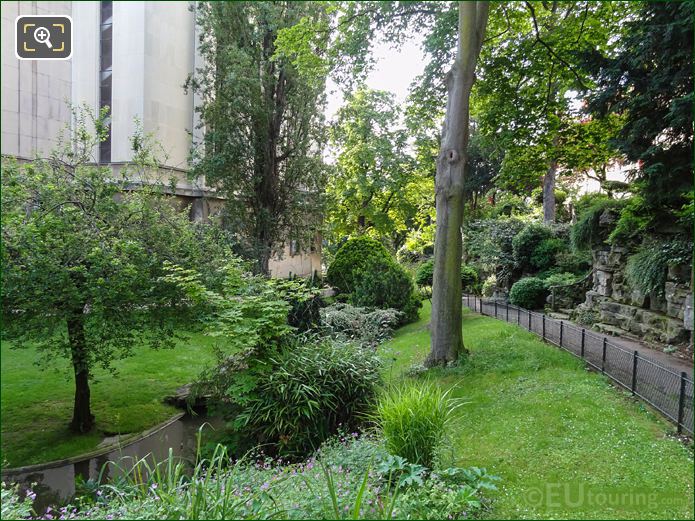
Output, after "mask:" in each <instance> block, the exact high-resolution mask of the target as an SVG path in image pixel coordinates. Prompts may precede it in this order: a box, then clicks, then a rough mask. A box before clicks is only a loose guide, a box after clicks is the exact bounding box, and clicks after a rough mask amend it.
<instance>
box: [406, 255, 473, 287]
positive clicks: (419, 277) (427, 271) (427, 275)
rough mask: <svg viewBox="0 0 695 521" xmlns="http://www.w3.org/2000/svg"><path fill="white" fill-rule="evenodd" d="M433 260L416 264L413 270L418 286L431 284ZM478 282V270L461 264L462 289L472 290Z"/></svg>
mask: <svg viewBox="0 0 695 521" xmlns="http://www.w3.org/2000/svg"><path fill="white" fill-rule="evenodd" d="M433 274H434V260H433V259H430V260H427V261H425V262H423V263H422V264H420V266H418V269H417V271H416V272H415V283H416V284H417V285H418V286H420V287H427V286H430V287H431V286H432V277H433ZM477 284H478V272H477V271H476V270H475V268H473V267H472V266H466V265H465V264H462V265H461V287H462V288H463V290H464V291H472V290H473V288H474V287H475V286H476V285H477Z"/></svg>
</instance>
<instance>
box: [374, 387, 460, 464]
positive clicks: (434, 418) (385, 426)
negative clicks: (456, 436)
mask: <svg viewBox="0 0 695 521" xmlns="http://www.w3.org/2000/svg"><path fill="white" fill-rule="evenodd" d="M456 407H457V406H456V405H455V404H454V402H452V401H451V400H450V399H449V397H448V392H446V391H442V389H441V388H440V387H438V386H437V385H435V384H432V383H424V382H418V383H411V384H407V385H401V386H397V387H392V388H390V389H388V390H386V391H385V392H384V393H383V394H382V395H381V397H380V398H379V402H378V404H377V407H376V411H375V413H374V416H375V417H374V419H375V421H376V423H377V425H378V426H379V428H380V429H381V430H382V432H383V435H384V438H385V440H386V449H387V450H388V451H389V452H390V453H391V454H394V455H396V456H401V457H402V458H405V459H406V460H407V461H410V462H413V463H416V464H419V465H424V466H425V467H429V468H432V467H433V465H434V462H435V459H436V457H437V453H438V451H440V450H441V448H442V447H441V443H442V440H443V439H444V435H445V433H446V428H447V426H448V424H449V423H450V422H451V419H452V416H453V413H454V411H455V409H456Z"/></svg>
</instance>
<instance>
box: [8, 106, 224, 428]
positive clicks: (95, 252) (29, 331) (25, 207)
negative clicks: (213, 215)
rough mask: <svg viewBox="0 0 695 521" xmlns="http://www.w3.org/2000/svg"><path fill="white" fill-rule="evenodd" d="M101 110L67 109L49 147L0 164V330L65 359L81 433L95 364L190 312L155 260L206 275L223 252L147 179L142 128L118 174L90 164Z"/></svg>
mask: <svg viewBox="0 0 695 521" xmlns="http://www.w3.org/2000/svg"><path fill="white" fill-rule="evenodd" d="M105 116H106V113H105V112H104V113H102V114H101V116H100V117H97V118H94V117H93V116H91V115H90V114H88V113H85V112H83V111H77V112H76V113H75V124H74V125H73V128H72V129H70V130H71V135H72V136H74V139H73V140H70V141H65V142H63V143H62V144H61V146H60V147H59V148H58V149H57V150H56V151H55V152H54V153H53V154H51V156H50V158H47V159H39V160H36V161H34V162H29V163H25V164H21V165H18V164H17V163H14V162H8V163H6V162H5V161H4V160H3V168H2V265H3V269H2V321H3V334H4V335H6V336H7V337H9V338H10V339H11V340H12V341H13V344H14V346H15V347H32V348H35V349H37V350H38V352H39V353H43V359H44V361H46V362H50V361H51V360H52V359H54V358H56V357H59V356H64V357H66V358H67V359H68V360H70V362H71V364H72V368H73V372H74V379H75V400H74V407H73V416H72V421H71V422H70V426H71V428H72V430H74V431H76V432H79V433H83V432H88V431H90V430H91V429H92V428H93V427H94V424H95V418H94V415H93V414H92V410H91V397H90V380H91V379H92V377H93V369H94V367H96V366H97V365H98V366H101V367H103V368H105V369H109V368H112V365H111V364H112V362H113V361H114V360H117V359H120V358H123V357H126V356H129V355H131V354H133V349H134V347H135V346H139V345H150V346H152V347H159V346H167V345H170V344H171V340H172V337H173V335H174V330H175V329H174V328H175V327H177V325H178V324H180V323H181V321H185V320H186V319H188V318H190V316H189V314H188V308H187V306H186V305H185V302H186V299H185V294H184V293H183V291H179V290H178V289H177V288H176V287H173V286H172V285H170V284H167V283H165V282H164V281H163V280H162V278H161V277H162V276H163V275H164V274H165V272H164V270H163V264H164V263H165V262H166V261H169V262H174V263H177V264H180V265H182V266H188V267H199V268H200V269H202V270H204V273H206V280H208V281H212V280H215V277H214V276H213V274H214V271H215V268H217V267H219V266H220V265H221V260H222V259H224V257H225V256H226V254H227V252H225V251H224V248H223V247H222V246H221V245H220V244H221V243H217V242H215V241H210V240H208V239H209V238H210V235H209V234H210V233H211V232H213V231H214V228H213V227H211V226H205V225H194V224H192V223H189V222H188V220H187V217H186V215H185V213H177V212H176V211H175V209H174V207H173V205H172V204H171V202H170V201H167V200H166V199H165V198H164V196H163V194H162V193H161V192H160V190H159V189H157V188H156V187H155V186H153V185H152V184H151V183H150V180H148V179H147V171H149V170H150V169H153V168H156V167H157V164H158V163H157V162H156V161H154V160H152V158H151V156H149V154H148V153H147V150H146V148H142V147H141V145H142V143H143V140H142V139H141V138H142V136H140V137H138V138H137V139H134V140H133V142H134V143H136V144H138V147H139V149H138V151H137V153H136V156H137V160H138V162H137V163H136V164H134V165H129V166H127V167H126V168H124V169H123V170H122V171H121V172H122V174H123V176H122V178H120V179H118V180H114V179H113V174H112V172H111V170H110V169H109V168H103V167H98V166H94V165H95V161H94V158H93V157H92V156H91V151H92V150H95V149H97V148H98V147H97V145H98V143H99V140H101V139H103V137H104V136H105V133H104V132H105V129H106V125H105V124H104V117H105ZM91 121H95V122H96V132H94V129H93V128H92V125H91ZM148 158H149V159H148ZM133 185H137V186H140V187H141V188H140V189H138V190H136V191H131V190H132V186H133ZM212 244H218V245H220V246H219V247H215V248H210V247H209V246H210V245H212ZM218 261H219V262H218ZM177 323H178V324H177Z"/></svg>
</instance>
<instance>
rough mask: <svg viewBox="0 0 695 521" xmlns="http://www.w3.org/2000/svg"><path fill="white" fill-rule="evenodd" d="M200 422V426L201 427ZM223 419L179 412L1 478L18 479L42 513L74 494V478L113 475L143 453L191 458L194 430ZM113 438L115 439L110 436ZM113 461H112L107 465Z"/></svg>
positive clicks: (217, 424)
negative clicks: (121, 437) (122, 437)
mask: <svg viewBox="0 0 695 521" xmlns="http://www.w3.org/2000/svg"><path fill="white" fill-rule="evenodd" d="M203 426H204V427H203ZM223 426H224V421H223V420H222V418H219V417H208V416H206V415H202V414H201V415H197V414H187V413H179V414H177V415H175V416H173V417H172V418H170V419H169V420H167V421H166V422H164V423H162V424H159V425H157V426H155V427H153V428H152V429H149V430H148V431H145V432H143V433H141V434H139V435H137V436H134V437H130V439H127V440H126V441H124V442H123V443H121V444H118V443H116V444H115V445H111V446H110V447H106V448H104V449H103V450H102V451H94V452H92V453H90V454H88V455H85V456H82V457H80V456H77V457H74V458H70V459H66V460H60V461H54V462H50V463H43V464H39V465H31V466H28V467H21V468H16V469H7V470H3V471H2V481H3V482H5V483H19V484H20V486H21V488H22V489H25V490H26V489H27V488H31V489H32V490H33V491H34V492H35V493H36V499H35V500H34V510H35V511H36V513H37V514H39V513H43V512H45V510H46V507H48V506H49V505H50V506H55V505H60V504H64V503H66V502H68V501H69V500H71V499H72V498H73V497H74V495H75V484H76V481H77V480H80V479H81V480H84V481H85V482H86V481H88V480H90V479H91V480H93V481H97V480H98V479H99V477H100V473H102V469H103V474H102V475H101V478H102V481H105V480H109V479H113V478H114V477H116V476H118V475H121V474H122V473H124V472H128V471H129V470H131V469H132V466H133V463H134V462H136V461H138V460H140V459H141V458H145V457H147V458H148V459H149V460H150V461H152V462H154V461H157V462H159V461H164V460H165V459H166V458H167V457H168V456H169V449H171V450H172V453H173V455H174V457H176V458H181V459H182V460H185V461H189V462H193V461H194V460H195V455H196V446H197V434H198V431H199V429H200V428H201V427H203V429H204V430H205V429H215V430H217V429H219V428H222V427H223ZM114 441H116V440H114ZM107 463H113V465H107Z"/></svg>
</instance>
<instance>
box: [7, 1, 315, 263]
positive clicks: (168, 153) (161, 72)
mask: <svg viewBox="0 0 695 521" xmlns="http://www.w3.org/2000/svg"><path fill="white" fill-rule="evenodd" d="M0 6H1V7H0V9H1V11H2V103H1V105H2V135H1V140H0V151H1V153H2V155H9V156H14V157H17V158H18V159H20V160H22V159H32V158H34V157H36V156H37V155H39V156H40V155H42V154H44V153H45V152H47V151H48V150H50V149H51V148H52V146H53V145H54V144H55V140H56V138H57V136H58V134H59V132H60V130H61V129H62V128H64V127H65V126H66V125H67V124H69V123H70V111H69V109H68V104H67V103H68V102H71V103H72V104H74V105H79V104H83V103H85V104H87V105H88V106H90V107H93V108H94V109H98V108H100V107H104V106H108V107H110V112H111V122H110V123H111V124H110V134H109V137H108V139H107V140H105V141H104V142H102V143H101V145H100V147H99V150H95V151H94V154H93V155H94V157H95V161H97V162H98V163H100V164H103V165H109V166H111V168H112V169H113V170H114V173H115V174H117V171H118V170H119V169H120V167H121V166H122V165H123V164H124V163H125V162H127V161H128V160H129V159H130V150H131V148H130V141H129V139H130V137H131V136H132V135H133V133H134V131H135V129H136V127H135V125H136V123H135V118H137V119H138V120H139V121H140V122H141V124H142V127H143V130H144V131H145V132H147V133H150V132H151V133H153V134H154V135H155V137H156V139H157V141H158V142H159V143H161V144H162V145H163V147H164V157H166V160H165V164H162V165H161V168H160V171H161V179H162V180H163V181H166V182H165V184H168V181H169V180H170V179H172V178H173V179H174V180H175V182H174V184H173V193H172V196H173V197H175V198H176V199H177V200H179V201H180V203H181V206H182V208H187V209H188V211H189V213H190V217H191V218H192V219H196V220H199V219H200V220H203V219H207V218H208V217H211V216H214V215H215V214H216V213H218V212H219V211H220V210H221V208H222V206H223V204H224V199H223V198H222V197H221V196H220V195H219V194H217V193H216V192H215V190H214V187H211V186H208V185H207V184H206V182H205V178H204V177H200V178H197V179H193V180H191V179H189V177H188V176H187V170H188V167H189V163H188V155H189V151H190V148H191V145H192V142H193V140H198V139H200V138H201V135H200V131H199V130H196V127H197V113H196V111H195V110H194V108H195V106H196V103H197V102H198V100H197V98H196V96H195V95H193V94H192V93H185V92H184V89H183V84H184V81H185V80H186V77H187V76H188V74H189V73H191V72H192V71H193V70H194V68H195V67H196V65H197V64H198V63H199V60H200V57H199V55H198V53H197V52H196V45H197V41H198V39H197V37H196V26H195V21H194V13H193V11H192V3H190V2H156V1H134V2H126V1H122V2H111V1H102V2H99V1H86V2H66V1H55V2H49V1H31V2H30V1H19V2H17V1H14V2H10V1H7V2H5V1H3V2H2V4H0ZM19 15H69V16H71V18H72V27H73V45H72V48H73V53H72V57H71V58H70V59H69V60H62V61H61V60H49V61H41V60H31V61H26V60H19V59H18V58H17V57H16V56H15V52H14V47H15V43H14V39H15V20H16V18H17V16H19ZM288 242H289V241H288ZM295 250H296V248H292V245H291V244H287V245H286V246H285V251H284V254H283V255H282V256H278V257H276V258H274V259H272V260H271V263H270V269H271V273H272V274H273V275H276V276H281V277H282V276H288V275H290V274H292V275H298V276H307V275H311V274H312V273H314V272H315V271H319V272H320V270H321V252H320V242H319V241H317V244H316V246H315V247H314V248H312V249H311V251H308V252H304V251H295Z"/></svg>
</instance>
